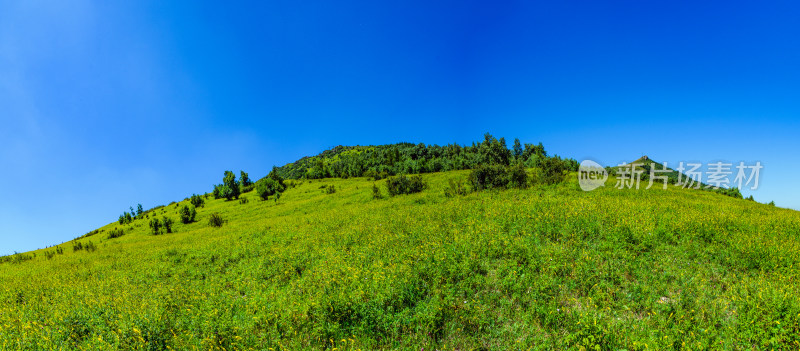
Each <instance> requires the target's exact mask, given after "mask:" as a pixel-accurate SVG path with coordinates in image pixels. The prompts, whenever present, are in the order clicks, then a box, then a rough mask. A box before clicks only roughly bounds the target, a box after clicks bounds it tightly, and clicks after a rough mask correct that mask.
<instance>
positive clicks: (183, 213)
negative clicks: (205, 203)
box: [179, 205, 197, 224]
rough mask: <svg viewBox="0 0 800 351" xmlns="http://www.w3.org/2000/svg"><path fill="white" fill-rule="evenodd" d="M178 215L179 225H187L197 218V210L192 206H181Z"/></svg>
mask: <svg viewBox="0 0 800 351" xmlns="http://www.w3.org/2000/svg"><path fill="white" fill-rule="evenodd" d="M179 214H180V217H181V223H183V224H189V223H192V222H194V219H195V217H196V216H197V210H196V209H195V207H194V206H193V205H183V207H181V210H180V211H179Z"/></svg>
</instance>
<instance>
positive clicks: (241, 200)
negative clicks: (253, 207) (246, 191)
mask: <svg viewBox="0 0 800 351" xmlns="http://www.w3.org/2000/svg"><path fill="white" fill-rule="evenodd" d="M239 203H240V204H242V205H244V204H246V203H247V198H246V197H243V198H241V199H239Z"/></svg>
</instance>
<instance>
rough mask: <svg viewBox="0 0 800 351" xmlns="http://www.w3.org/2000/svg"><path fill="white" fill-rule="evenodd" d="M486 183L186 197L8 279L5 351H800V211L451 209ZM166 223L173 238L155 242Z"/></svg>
mask: <svg viewBox="0 0 800 351" xmlns="http://www.w3.org/2000/svg"><path fill="white" fill-rule="evenodd" d="M529 171H530V172H534V171H535V170H532V169H529ZM469 175H470V174H469V171H450V172H440V173H431V174H423V175H422V176H421V177H422V180H423V181H424V182H425V183H426V184H427V187H426V189H425V190H423V191H422V192H419V193H414V194H410V195H398V196H393V197H391V196H388V195H387V189H386V183H387V180H379V181H374V180H372V179H369V178H364V177H351V178H349V179H338V178H337V179H320V180H315V179H305V180H293V181H291V180H290V181H286V185H287V189H286V191H285V192H284V193H283V195H282V196H281V197H280V198H279V199H277V200H276V198H275V197H272V198H269V199H268V200H261V199H260V198H259V197H258V196H255V194H254V193H253V192H249V193H245V194H243V195H242V198H243V199H246V201H242V200H230V201H227V200H225V199H214V198H212V197H209V196H205V197H204V198H205V204H204V205H203V206H202V207H198V208H197V218H196V222H191V223H187V224H183V223H181V222H180V221H178V220H177V219H178V218H179V213H178V212H179V211H180V209H181V208H182V207H183V206H184V205H187V204H188V203H189V202H190V201H191V199H185V200H183V201H181V202H178V203H175V204H170V205H168V206H165V207H160V208H157V209H153V210H151V211H150V212H148V213H147V214H146V215H145V216H146V217H144V218H140V219H135V220H133V221H131V222H130V223H126V224H120V223H118V222H115V223H111V224H109V225H107V226H105V227H103V228H99V229H98V230H97V231H94V232H92V233H89V235H88V236H86V237H84V238H81V239H77V240H75V241H72V242H69V243H67V244H63V245H59V246H58V247H54V248H49V249H47V250H40V251H37V252H32V253H26V254H20V255H16V256H14V257H11V258H8V259H6V260H5V261H7V262H5V263H2V264H0V282H2V283H3V284H2V286H1V287H0V301H2V302H3V303H2V305H0V349H4V350H5V349H158V350H163V349H169V348H171V349H180V350H184V349H225V350H236V349H265V350H266V349H272V350H281V349H291V350H295V349H340V350H357V349H364V350H366V349H414V350H420V349H425V350H434V349H440V350H444V349H448V350H451V349H461V350H463V349H492V350H507V349H531V348H534V349H565V348H575V349H579V348H581V347H585V348H598V349H622V348H624V349H665V348H674V349H684V348H686V349H689V348H693V349H697V348H721V349H722V348H724V349H745V348H746V349H752V348H775V349H781V348H783V349H791V348H796V347H797V345H798V342H800V296H798V294H797V291H800V283H799V282H798V270H799V269H800V265H798V263H800V262H798V261H800V214H799V213H798V212H796V211H791V210H785V209H779V208H775V207H773V206H767V205H762V204H758V203H755V202H752V201H745V200H741V199H736V198H733V197H727V196H721V195H720V194H716V193H712V192H701V191H694V190H689V189H682V188H680V187H675V186H670V187H669V188H668V189H667V190H660V189H658V190H656V189H651V190H631V189H621V190H620V189H614V188H611V187H604V188H600V189H597V190H595V191H592V192H584V191H581V190H580V189H579V187H578V185H577V182H576V180H575V177H574V176H570V177H569V178H568V179H567V180H566V181H565V182H562V183H559V184H555V185H534V186H532V187H531V188H528V189H508V190H492V191H478V192H469V193H466V194H465V195H456V196H446V195H445V191H446V190H447V189H449V188H450V187H451V186H452V182H451V181H454V182H458V181H462V180H464V179H466V178H468V177H469ZM373 185H375V186H377V188H378V191H379V192H380V193H381V198H378V199H376V198H375V197H374V193H373V191H374V190H373ZM331 188H333V189H335V191H330V190H328V189H331ZM214 215H218V216H219V217H220V218H221V219H222V220H223V223H222V226H221V227H214V226H210V225H209V219H210V218H211V217H212V216H214ZM156 216H158V217H159V218H164V217H171V218H175V219H176V220H175V222H176V223H175V224H174V225H173V226H172V232H171V233H163V234H160V235H153V234H152V228H150V226H149V225H148V222H149V221H150V220H151V219H152V218H153V217H156ZM112 233H113V235H112ZM59 251H60V253H59Z"/></svg>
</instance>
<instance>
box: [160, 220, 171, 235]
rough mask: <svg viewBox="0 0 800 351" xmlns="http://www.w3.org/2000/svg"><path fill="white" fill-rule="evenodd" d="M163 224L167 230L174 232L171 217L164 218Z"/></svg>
mask: <svg viewBox="0 0 800 351" xmlns="http://www.w3.org/2000/svg"><path fill="white" fill-rule="evenodd" d="M161 225H162V226H163V227H164V231H165V232H167V233H172V218H169V217H164V218H162V219H161Z"/></svg>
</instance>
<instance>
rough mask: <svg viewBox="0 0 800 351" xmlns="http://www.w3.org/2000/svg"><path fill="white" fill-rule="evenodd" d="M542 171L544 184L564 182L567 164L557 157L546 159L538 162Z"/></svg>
mask: <svg viewBox="0 0 800 351" xmlns="http://www.w3.org/2000/svg"><path fill="white" fill-rule="evenodd" d="M540 164H541V169H542V182H543V183H545V184H557V183H561V182H562V181H564V178H565V174H564V171H566V170H567V164H566V163H565V162H564V161H563V160H561V158H559V157H558V156H556V157H548V158H545V159H544V160H542V162H540Z"/></svg>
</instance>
